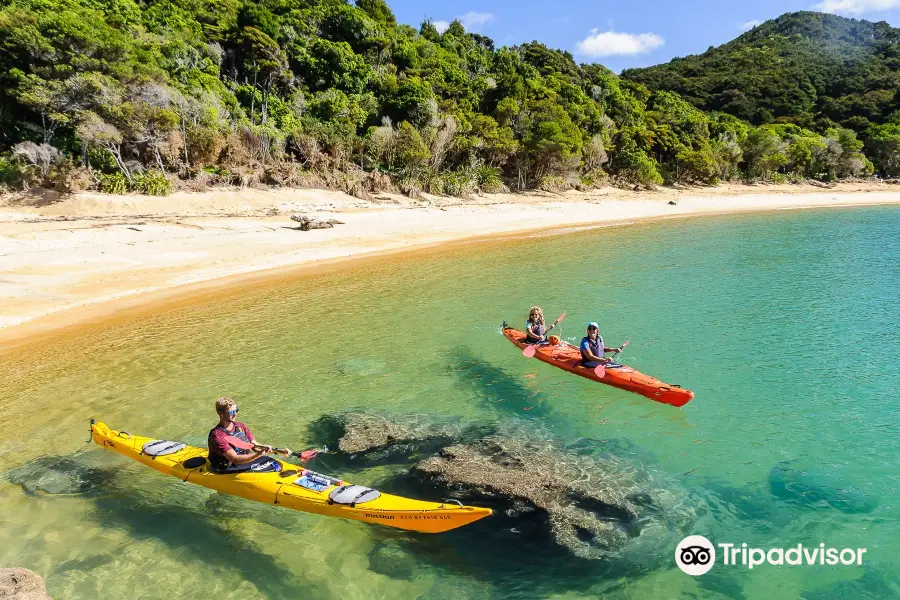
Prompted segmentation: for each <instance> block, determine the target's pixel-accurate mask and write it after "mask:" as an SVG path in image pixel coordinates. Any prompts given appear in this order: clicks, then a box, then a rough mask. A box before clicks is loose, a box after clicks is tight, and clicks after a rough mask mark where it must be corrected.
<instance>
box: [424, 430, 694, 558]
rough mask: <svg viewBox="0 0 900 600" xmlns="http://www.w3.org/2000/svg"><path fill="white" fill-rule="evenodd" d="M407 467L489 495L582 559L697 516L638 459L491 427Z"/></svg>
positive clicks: (642, 540) (668, 532) (458, 490)
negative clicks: (563, 446)
mask: <svg viewBox="0 0 900 600" xmlns="http://www.w3.org/2000/svg"><path fill="white" fill-rule="evenodd" d="M413 475H414V476H415V477H418V478H420V479H423V480H428V481H429V482H430V483H432V484H434V485H437V486H440V487H442V488H446V489H447V490H449V491H450V493H452V495H453V496H454V497H455V498H459V499H461V500H463V501H464V502H468V503H477V502H478V501H479V500H482V501H486V500H489V501H491V502H492V503H494V504H496V505H497V506H498V508H500V509H501V512H502V514H504V515H505V516H507V517H510V518H513V519H514V520H515V521H522V522H528V523H529V525H530V526H535V525H537V526H538V527H545V528H546V529H547V533H548V534H549V537H550V538H552V539H553V540H554V541H555V542H556V543H557V544H559V545H560V546H562V547H564V548H566V549H568V550H569V552H571V553H572V554H574V555H576V556H578V557H581V558H585V559H608V558H614V557H619V556H621V555H622V553H623V552H625V551H626V550H627V548H628V547H630V546H632V545H634V544H642V545H643V544H646V543H649V545H650V546H653V547H654V548H658V547H659V546H660V545H663V546H664V545H665V544H667V543H668V541H671V537H672V533H673V532H674V533H675V535H676V536H677V535H681V533H684V532H686V531H687V530H688V529H689V528H690V526H691V524H692V523H693V522H694V521H695V518H696V513H695V511H694V509H693V508H692V507H691V505H690V502H688V499H687V494H686V492H684V491H683V490H680V491H673V489H672V488H670V487H660V486H659V484H658V483H656V482H655V479H654V478H653V477H651V476H650V475H649V474H648V473H647V472H645V471H644V470H643V469H641V468H639V467H638V466H636V465H634V464H632V463H629V462H626V461H624V460H621V459H618V458H616V457H614V456H611V455H605V456H590V455H573V454H570V453H566V452H564V451H562V450H559V449H558V448H557V447H555V446H554V445H553V444H550V443H547V442H546V441H533V440H526V439H522V438H519V437H506V436H502V435H493V436H489V437H487V438H484V439H481V440H478V441H475V442H472V443H469V444H457V445H453V446H450V447H447V448H444V449H443V450H442V451H441V452H440V455H438V456H433V457H431V458H428V459H426V460H424V461H422V462H420V463H419V464H418V465H416V467H414V469H413ZM678 532H681V533H678Z"/></svg>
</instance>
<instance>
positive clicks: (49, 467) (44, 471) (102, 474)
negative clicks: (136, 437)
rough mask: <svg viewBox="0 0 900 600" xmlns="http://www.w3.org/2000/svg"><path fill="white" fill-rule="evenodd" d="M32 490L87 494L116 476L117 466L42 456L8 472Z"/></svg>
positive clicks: (11, 478) (26, 488) (16, 480)
mask: <svg viewBox="0 0 900 600" xmlns="http://www.w3.org/2000/svg"><path fill="white" fill-rule="evenodd" d="M6 477H7V479H9V481H10V482H11V483H15V484H18V485H21V486H22V489H24V490H25V491H26V492H28V493H29V494H49V495H71V494H84V493H87V492H90V491H91V490H94V489H95V488H98V487H101V486H103V485H104V484H106V483H107V482H108V481H110V480H111V479H112V478H113V477H115V470H113V469H104V468H99V467H93V466H90V465H87V464H85V463H83V462H81V461H80V460H76V459H75V458H72V457H70V456H42V457H41V458H38V459H35V460H32V461H30V462H28V463H25V464H24V465H22V466H21V467H19V468H17V469H13V470H12V471H10V472H9V473H7V474H6Z"/></svg>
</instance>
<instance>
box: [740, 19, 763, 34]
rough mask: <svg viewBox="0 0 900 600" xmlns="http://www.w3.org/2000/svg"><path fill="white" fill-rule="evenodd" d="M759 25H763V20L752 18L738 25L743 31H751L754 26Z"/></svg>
mask: <svg viewBox="0 0 900 600" xmlns="http://www.w3.org/2000/svg"><path fill="white" fill-rule="evenodd" d="M757 25H762V21H760V20H759V19H752V20H750V21H746V22H744V23H741V24H740V25H738V28H739V29H740V30H741V31H750V30H751V29H753V28H754V27H756V26H757Z"/></svg>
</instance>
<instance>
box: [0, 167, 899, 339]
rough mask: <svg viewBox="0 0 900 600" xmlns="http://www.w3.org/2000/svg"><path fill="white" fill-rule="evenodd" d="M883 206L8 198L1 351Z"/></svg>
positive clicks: (816, 191)
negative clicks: (529, 240) (283, 298)
mask: <svg viewBox="0 0 900 600" xmlns="http://www.w3.org/2000/svg"><path fill="white" fill-rule="evenodd" d="M670 202H675V203H676V204H675V205H672V204H670ZM875 204H897V205H900V187H898V186H895V185H888V184H883V183H853V184H841V185H838V186H835V187H833V188H830V189H822V188H819V187H813V186H806V185H758V186H746V185H726V186H718V187H714V188H696V189H689V190H673V189H660V190H657V191H652V192H629V191H623V190H619V189H615V188H606V189H601V190H597V191H593V192H587V193H579V192H570V193H567V194H548V193H532V194H524V195H514V194H492V195H486V196H479V197H476V198H474V199H471V200H459V199H455V198H438V197H426V198H425V199H423V200H418V201H416V200H410V199H409V198H405V197H403V196H399V195H394V194H378V195H376V197H375V198H374V199H373V200H369V201H364V200H360V199H357V198H354V197H352V196H348V195H347V194H343V193H340V192H332V191H323V190H294V189H278V190H256V189H240V190H238V189H233V190H229V189H217V190H214V191H208V192H202V193H176V194H173V195H171V196H168V197H165V198H158V197H147V196H112V195H106V194H96V193H82V194H78V195H76V196H72V197H69V198H66V199H64V200H62V201H57V202H52V203H47V202H44V201H41V200H40V199H38V198H35V197H24V198H23V197H6V198H2V199H0V347H3V346H9V345H13V344H17V343H21V342H22V341H24V340H27V339H29V338H32V337H34V336H36V335H38V334H45V333H47V332H49V331H52V330H55V329H59V328H61V327H65V326H71V325H74V324H78V323H83V322H85V321H88V320H96V319H98V318H101V317H103V316H105V315H110V314H113V313H115V312H116V311H118V310H121V309H122V308H123V307H127V306H135V305H137V304H145V303H148V302H152V301H154V300H162V299H164V298H168V299H171V297H172V295H173V294H176V293H185V294H188V293H191V292H194V293H196V292H198V291H203V290H209V289H211V288H212V287H222V286H228V285H231V284H233V283H235V282H237V281H239V280H240V279H241V278H240V277H236V276H239V275H243V276H245V277H246V276H248V275H254V274H255V275H259V274H260V273H262V272H267V271H270V270H272V269H279V268H287V267H297V266H305V267H310V266H312V267H315V266H321V265H323V264H333V263H334V262H335V261H340V260H347V259H354V258H360V257H364V256H369V255H377V254H383V253H389V252H400V251H407V250H412V249H416V248H422V247H429V246H434V245H437V244H443V243H449V242H461V241H465V240H470V239H473V238H479V237H491V236H507V235H520V234H525V233H532V232H534V231H538V230H552V229H566V228H571V227H588V226H601V225H609V224H615V223H631V222H634V221H637V220H639V219H660V218H675V217H689V216H698V215H704V214H724V213H733V212H749V211H766V210H781V209H801V208H813V207H844V206H865V205H875ZM297 213H301V214H307V215H310V216H313V217H317V218H322V219H336V220H339V221H341V222H343V224H342V225H337V226H335V227H334V228H333V229H322V230H314V231H306V232H303V231H299V230H298V229H297V228H296V223H294V222H292V221H291V220H290V218H289V217H290V215H292V214H297Z"/></svg>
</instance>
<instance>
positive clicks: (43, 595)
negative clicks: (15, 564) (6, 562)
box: [0, 568, 51, 600]
mask: <svg viewBox="0 0 900 600" xmlns="http://www.w3.org/2000/svg"><path fill="white" fill-rule="evenodd" d="M0 598H8V599H9V600H51V598H50V596H48V595H47V587H46V585H44V580H43V579H42V578H41V576H40V575H38V574H37V573H35V572H34V571H29V570H28V569H22V568H12V569H0Z"/></svg>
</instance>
